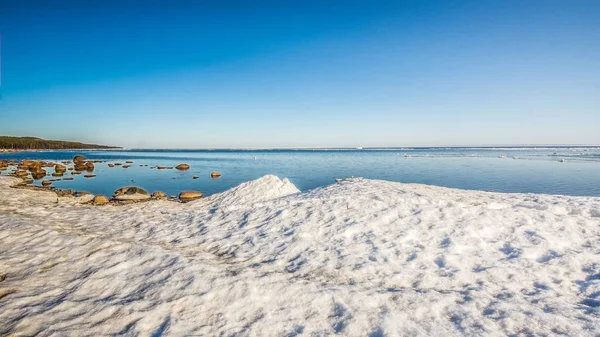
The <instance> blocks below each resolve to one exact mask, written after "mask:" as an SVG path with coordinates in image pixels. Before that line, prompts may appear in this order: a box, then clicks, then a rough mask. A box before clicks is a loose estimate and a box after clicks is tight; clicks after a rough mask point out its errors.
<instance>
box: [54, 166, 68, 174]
mask: <svg viewBox="0 0 600 337" xmlns="http://www.w3.org/2000/svg"><path fill="white" fill-rule="evenodd" d="M54 172H56V173H64V172H67V167H66V166H64V165H61V164H56V165H54Z"/></svg>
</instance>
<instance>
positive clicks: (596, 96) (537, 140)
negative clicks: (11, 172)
mask: <svg viewBox="0 0 600 337" xmlns="http://www.w3.org/2000/svg"><path fill="white" fill-rule="evenodd" d="M598 18H600V1H576V0H575V1H551V0H549V1H417V0H414V1H384V2H378V1H351V0H350V1H297V2H294V1H251V2H250V1H210V2H203V1H194V2H191V1H190V2H185V1H181V2H178V3H177V4H176V5H173V4H171V5H169V4H168V2H167V1H145V2H141V1H119V2H116V1H115V2H114V3H112V2H111V1H102V2H100V1H95V0H92V1H85V2H84V1H17V0H12V1H9V0H0V32H1V34H2V35H1V37H2V84H1V87H0V94H1V96H2V99H1V100H0V134H4V135H34V136H39V137H43V138H52V139H67V140H80V141H87V142H96V143H103V144H114V145H122V146H126V147H152V148H156V147H159V148H203V147H313V146H404V145H408V146H417V145H492V144H600V131H599V130H600V22H599V19H598Z"/></svg>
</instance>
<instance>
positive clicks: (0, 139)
mask: <svg viewBox="0 0 600 337" xmlns="http://www.w3.org/2000/svg"><path fill="white" fill-rule="evenodd" d="M119 148H120V147H117V146H106V145H96V144H84V143H80V142H67V141H62V140H46V139H41V138H37V137H10V136H0V149H14V150H68V149H119Z"/></svg>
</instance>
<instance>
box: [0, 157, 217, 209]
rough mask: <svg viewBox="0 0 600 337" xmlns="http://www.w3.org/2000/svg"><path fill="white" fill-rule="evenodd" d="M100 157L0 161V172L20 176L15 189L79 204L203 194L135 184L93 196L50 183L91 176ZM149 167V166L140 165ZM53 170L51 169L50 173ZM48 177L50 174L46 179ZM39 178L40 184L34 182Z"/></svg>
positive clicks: (186, 167)
mask: <svg viewBox="0 0 600 337" xmlns="http://www.w3.org/2000/svg"><path fill="white" fill-rule="evenodd" d="M104 162H105V161H103V160H87V159H86V158H85V157H84V156H82V155H79V154H78V155H75V156H74V157H73V160H72V161H61V162H46V161H34V160H21V161H17V160H4V161H1V160H0V174H1V173H2V172H3V171H7V172H8V175H9V176H12V177H15V178H20V179H21V181H18V182H16V183H15V184H13V185H12V186H11V187H12V188H18V189H27V190H34V191H50V192H55V193H56V194H57V196H59V197H75V198H80V203H84V204H90V205H95V206H103V205H126V204H131V203H136V202H144V201H151V200H168V201H173V202H189V201H193V200H197V199H200V198H202V197H203V194H202V193H201V192H199V191H181V192H180V193H179V195H178V196H175V195H170V196H168V195H167V194H166V193H164V192H162V191H154V192H153V193H152V194H150V193H148V192H147V191H146V190H144V189H143V188H141V187H137V186H124V187H121V188H119V189H117V190H116V191H115V192H114V193H113V195H112V197H107V196H105V195H102V194H98V195H92V194H90V193H88V192H86V191H76V190H73V189H64V188H56V187H53V186H51V185H52V183H53V182H54V181H60V180H73V179H74V177H73V176H76V175H81V174H82V173H86V174H84V175H83V177H84V178H94V177H96V175H95V174H94V170H95V168H96V164H99V163H104ZM132 164H133V161H132V160H126V161H125V165H123V164H122V163H120V162H114V163H108V167H109V168H114V167H122V168H124V169H127V168H129V167H131V165H132ZM140 166H148V165H140ZM149 168H150V169H158V170H163V169H173V168H175V169H177V170H179V171H186V170H189V169H190V165H189V164H186V163H181V164H178V165H177V166H175V167H170V166H169V167H163V166H150V167H149ZM51 170H53V171H54V172H50V171H51ZM69 172H70V175H71V177H64V175H65V174H67V173H69ZM47 177H52V178H48V179H46V178H47ZM210 177H211V178H213V179H218V178H220V177H221V173H219V172H217V171H212V172H211V173H210ZM197 178H198V177H197V176H193V177H192V179H197ZM36 180H38V181H40V180H41V182H40V185H41V186H37V185H33V183H34V182H35V181H36Z"/></svg>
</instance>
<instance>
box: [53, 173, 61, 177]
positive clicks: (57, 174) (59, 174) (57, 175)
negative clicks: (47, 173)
mask: <svg viewBox="0 0 600 337" xmlns="http://www.w3.org/2000/svg"><path fill="white" fill-rule="evenodd" d="M52 176H53V177H62V176H63V173H62V172H54V173H52Z"/></svg>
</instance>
